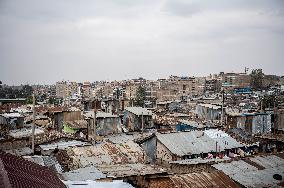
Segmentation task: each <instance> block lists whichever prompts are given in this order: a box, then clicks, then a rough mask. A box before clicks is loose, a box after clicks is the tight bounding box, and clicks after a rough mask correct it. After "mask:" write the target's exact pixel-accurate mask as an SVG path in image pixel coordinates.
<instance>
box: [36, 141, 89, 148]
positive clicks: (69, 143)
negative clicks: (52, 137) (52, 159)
mask: <svg viewBox="0 0 284 188" xmlns="http://www.w3.org/2000/svg"><path fill="white" fill-rule="evenodd" d="M86 145H90V144H89V143H88V142H81V141H78V140H72V141H67V142H57V143H53V144H42V145H39V147H40V148H41V149H42V150H44V151H47V150H54V149H55V148H58V149H66V148H68V147H74V146H86Z"/></svg>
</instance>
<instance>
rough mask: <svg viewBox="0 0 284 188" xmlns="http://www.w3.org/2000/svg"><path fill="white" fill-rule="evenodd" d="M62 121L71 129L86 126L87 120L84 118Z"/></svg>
mask: <svg viewBox="0 0 284 188" xmlns="http://www.w3.org/2000/svg"><path fill="white" fill-rule="evenodd" d="M64 123H65V124H67V126H68V127H69V128H72V129H84V128H87V126H88V122H87V121H86V120H74V121H65V122H64Z"/></svg>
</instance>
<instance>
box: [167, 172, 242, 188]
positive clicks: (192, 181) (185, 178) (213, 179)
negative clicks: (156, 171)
mask: <svg viewBox="0 0 284 188" xmlns="http://www.w3.org/2000/svg"><path fill="white" fill-rule="evenodd" d="M170 179H171V180H172V181H173V182H174V184H175V186H177V187H194V188H204V187H219V188H221V187H223V188H239V187H240V186H238V185H237V184H236V183H235V182H234V181H233V180H232V179H230V178H229V177H228V176H226V175H225V174H224V173H222V172H211V173H207V172H201V173H191V174H185V175H177V176H171V177H170Z"/></svg>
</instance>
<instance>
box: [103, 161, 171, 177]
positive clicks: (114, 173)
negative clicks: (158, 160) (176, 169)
mask: <svg viewBox="0 0 284 188" xmlns="http://www.w3.org/2000/svg"><path fill="white" fill-rule="evenodd" d="M98 169H99V170H100V171H102V172H103V173H105V174H107V176H109V177H127V176H135V175H147V174H159V173H165V172H166V170H164V169H163V168H160V167H157V166H154V165H146V164H141V163H136V164H125V165H121V164H119V165H100V166H98Z"/></svg>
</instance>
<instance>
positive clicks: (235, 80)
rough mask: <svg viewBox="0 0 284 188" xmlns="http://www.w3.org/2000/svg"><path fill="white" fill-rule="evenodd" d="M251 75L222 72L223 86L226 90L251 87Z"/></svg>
mask: <svg viewBox="0 0 284 188" xmlns="http://www.w3.org/2000/svg"><path fill="white" fill-rule="evenodd" d="M250 83H251V77H250V75H248V74H245V73H225V74H222V86H223V87H224V88H225V89H226V90H233V89H235V88H246V87H250Z"/></svg>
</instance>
